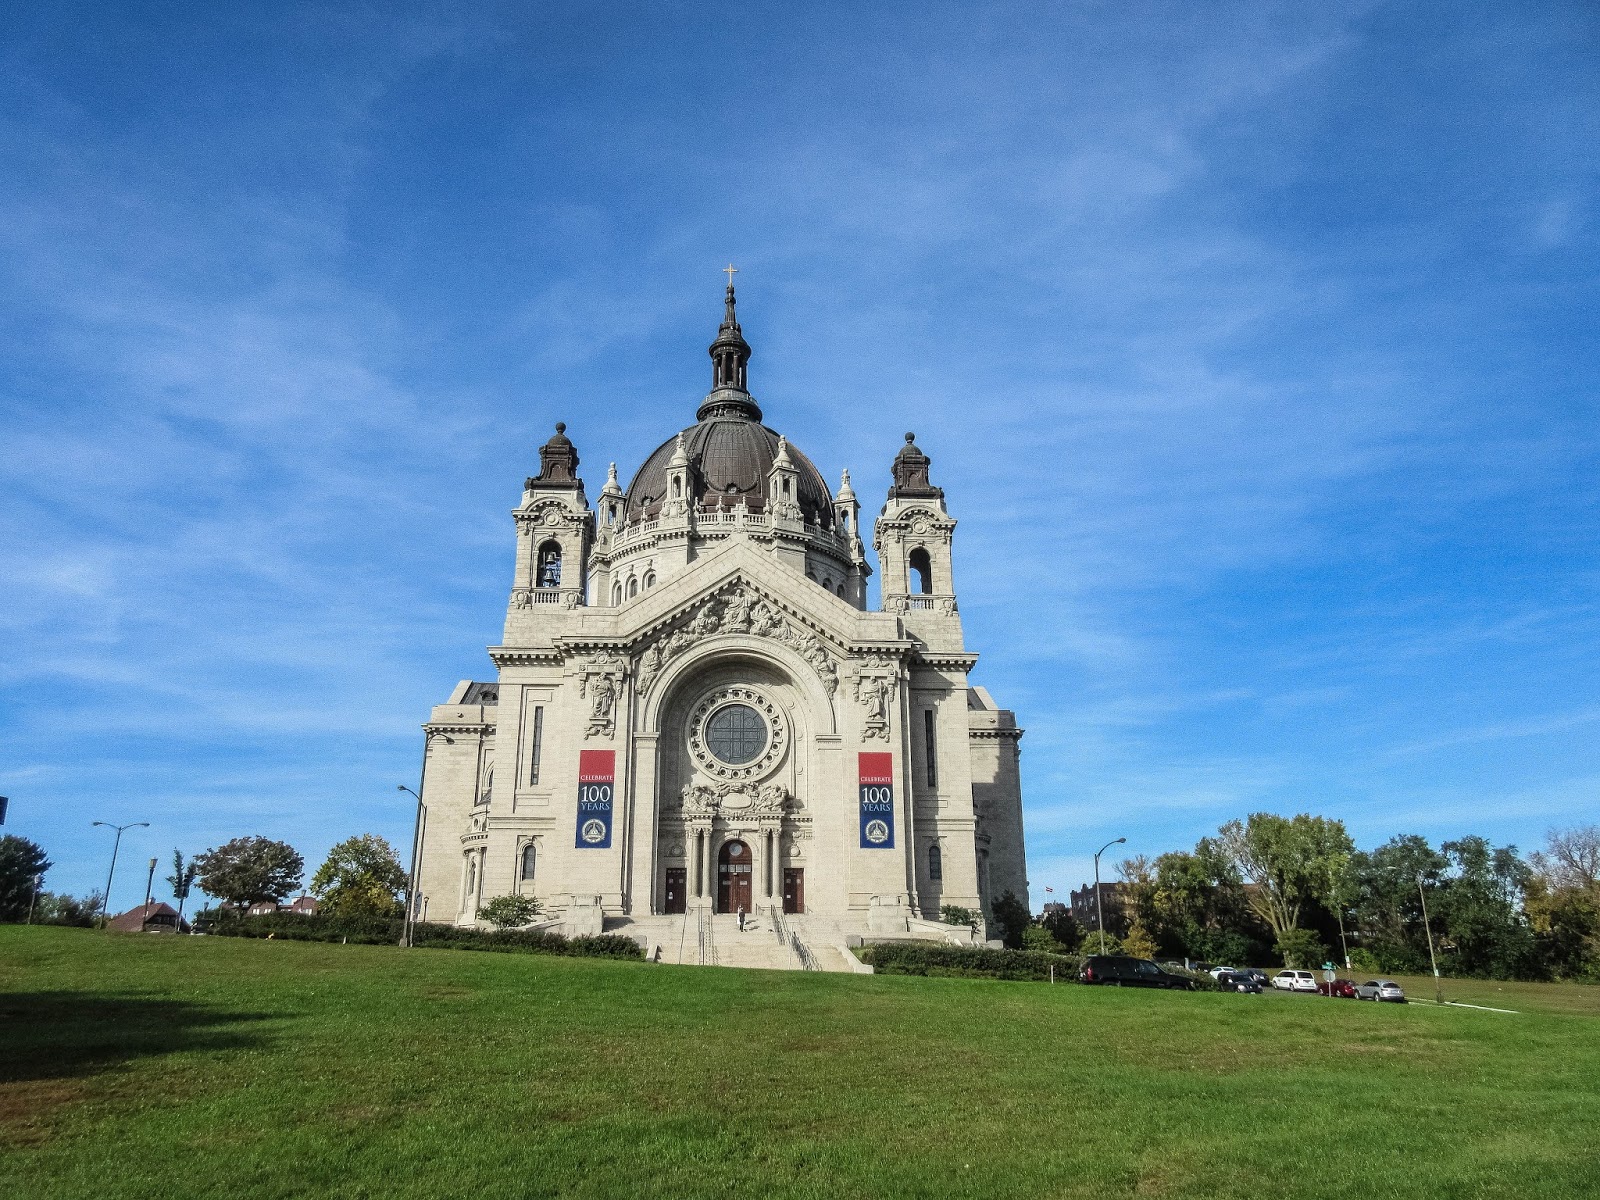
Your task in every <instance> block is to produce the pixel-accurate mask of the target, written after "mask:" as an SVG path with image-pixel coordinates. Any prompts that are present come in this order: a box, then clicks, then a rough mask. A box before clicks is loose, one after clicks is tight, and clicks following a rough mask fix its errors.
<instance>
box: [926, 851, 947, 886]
mask: <svg viewBox="0 0 1600 1200" xmlns="http://www.w3.org/2000/svg"><path fill="white" fill-rule="evenodd" d="M928 878H929V879H933V880H940V879H943V878H944V855H943V854H942V853H941V852H940V850H939V847H938V846H929V847H928Z"/></svg>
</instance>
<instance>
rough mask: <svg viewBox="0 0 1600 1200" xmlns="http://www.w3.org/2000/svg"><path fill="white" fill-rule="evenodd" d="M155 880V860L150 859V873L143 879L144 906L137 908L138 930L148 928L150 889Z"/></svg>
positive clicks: (143, 930) (141, 930)
mask: <svg viewBox="0 0 1600 1200" xmlns="http://www.w3.org/2000/svg"><path fill="white" fill-rule="evenodd" d="M155 881H156V860H155V859H153V858H152V859H151V860H150V874H148V875H146V876H145V879H144V907H143V908H141V909H140V910H139V932H140V933H145V932H147V931H148V930H149V928H150V889H151V887H152V886H154V884H155Z"/></svg>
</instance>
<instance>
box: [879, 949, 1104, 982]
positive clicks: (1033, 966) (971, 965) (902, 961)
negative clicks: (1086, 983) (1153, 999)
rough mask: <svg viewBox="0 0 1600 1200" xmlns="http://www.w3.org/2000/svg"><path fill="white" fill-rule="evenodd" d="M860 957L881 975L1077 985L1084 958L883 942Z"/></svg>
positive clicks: (1028, 952)
mask: <svg viewBox="0 0 1600 1200" xmlns="http://www.w3.org/2000/svg"><path fill="white" fill-rule="evenodd" d="M856 957H857V958H859V959H860V960H861V961H862V962H864V963H871V964H872V969H873V970H874V971H876V972H877V973H878V974H880V975H935V976H944V977H949V978H957V979H1020V980H1026V981H1029V982H1034V983H1048V982H1049V981H1050V969H1051V968H1052V967H1054V968H1055V977H1056V982H1057V983H1076V982H1077V981H1078V968H1079V966H1080V965H1081V964H1082V961H1083V960H1082V959H1081V958H1079V957H1078V956H1077V955H1075V954H1047V953H1045V952H1043V951H1035V950H991V949H988V948H987V947H984V946H941V945H937V944H935V943H931V942H880V943H878V944H876V945H872V946H863V947H862V948H861V949H860V950H857V951H856Z"/></svg>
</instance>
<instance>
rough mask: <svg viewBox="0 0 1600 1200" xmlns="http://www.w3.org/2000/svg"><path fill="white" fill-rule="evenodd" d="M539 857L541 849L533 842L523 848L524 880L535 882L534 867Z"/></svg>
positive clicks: (524, 881) (522, 873)
mask: <svg viewBox="0 0 1600 1200" xmlns="http://www.w3.org/2000/svg"><path fill="white" fill-rule="evenodd" d="M538 857H539V849H538V847H537V846H535V845H534V844H533V843H532V842H529V843H528V844H527V845H526V846H524V847H523V848H522V871H521V875H522V882H523V883H532V882H533V868H534V865H535V862H536V860H537V859H538Z"/></svg>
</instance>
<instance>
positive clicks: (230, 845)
mask: <svg viewBox="0 0 1600 1200" xmlns="http://www.w3.org/2000/svg"><path fill="white" fill-rule="evenodd" d="M194 864H195V866H196V867H197V868H198V870H199V876H198V878H199V880H200V890H201V891H203V892H205V893H206V895H208V896H215V897H216V898H217V899H218V900H223V901H226V902H227V903H229V904H236V905H240V906H248V905H251V904H258V903H261V902H263V901H267V900H271V901H274V902H277V901H281V900H282V899H283V898H284V897H285V896H287V895H288V894H289V893H290V892H292V891H294V890H295V889H297V888H298V887H299V886H300V880H301V878H302V877H303V876H304V874H305V869H306V864H305V860H304V859H303V858H301V857H300V855H299V854H298V853H296V851H295V849H294V847H293V846H290V845H289V844H288V843H286V842H275V841H273V840H272V839H270V838H264V837H242V838H234V839H233V840H232V841H231V842H225V843H224V844H223V845H221V846H218V847H216V848H215V849H211V850H207V851H206V852H205V853H204V854H199V855H196V856H195V860H194Z"/></svg>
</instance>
